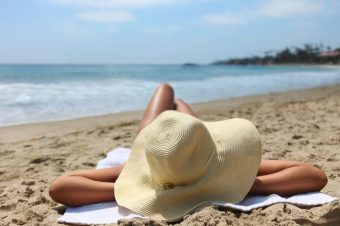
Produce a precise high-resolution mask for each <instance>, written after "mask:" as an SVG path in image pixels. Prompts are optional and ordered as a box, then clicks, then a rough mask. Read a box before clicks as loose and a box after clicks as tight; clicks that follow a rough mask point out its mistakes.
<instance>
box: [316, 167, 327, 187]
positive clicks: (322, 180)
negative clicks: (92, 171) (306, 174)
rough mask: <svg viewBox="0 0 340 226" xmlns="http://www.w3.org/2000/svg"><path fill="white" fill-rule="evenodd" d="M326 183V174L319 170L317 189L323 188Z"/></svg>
mask: <svg viewBox="0 0 340 226" xmlns="http://www.w3.org/2000/svg"><path fill="white" fill-rule="evenodd" d="M327 183H328V178H327V176H326V174H325V173H324V172H322V171H321V170H320V175H319V176H318V184H319V187H320V189H319V190H321V189H323V188H324V187H325V186H326V185H327Z"/></svg>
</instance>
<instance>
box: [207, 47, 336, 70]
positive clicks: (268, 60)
mask: <svg viewBox="0 0 340 226" xmlns="http://www.w3.org/2000/svg"><path fill="white" fill-rule="evenodd" d="M212 64H214V65H270V64H340V48H337V49H334V50H332V48H331V47H330V46H327V47H326V46H324V45H323V44H322V43H320V44H305V45H304V46H303V47H295V46H292V47H286V48H284V49H282V50H279V51H273V50H270V51H266V52H265V53H264V56H263V57H261V56H252V57H245V58H231V59H228V60H222V61H216V62H214V63H212Z"/></svg>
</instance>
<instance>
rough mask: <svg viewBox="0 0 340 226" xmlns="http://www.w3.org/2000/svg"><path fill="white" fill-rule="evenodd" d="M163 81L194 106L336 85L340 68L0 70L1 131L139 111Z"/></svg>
mask: <svg viewBox="0 0 340 226" xmlns="http://www.w3.org/2000/svg"><path fill="white" fill-rule="evenodd" d="M162 82H167V83H170V84H171V85H172V86H173V87H174V88H175V90H176V95H177V97H179V98H182V99H184V100H186V101H188V102H189V103H194V102H204V101H209V100H216V99H226V98H230V97H237V96H244V95H252V94H260V93H269V92H279V91H285V90H293V89H302V88H309V87H315V86H320V85H331V84H340V67H307V66H213V65H204V66H193V67H185V66H182V65H0V126H5V125H13V124H22V123H30V122H41V121H50V120H61V119H70V118H77V117H82V116H89V115H101V114H106V113H113V112H122V111H127V110H134V109H142V108H144V106H145V105H146V103H147V101H148V98H149V97H150V95H151V94H152V92H153V90H154V89H155V87H156V86H157V85H158V84H159V83H162Z"/></svg>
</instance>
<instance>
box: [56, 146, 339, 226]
mask: <svg viewBox="0 0 340 226" xmlns="http://www.w3.org/2000/svg"><path fill="white" fill-rule="evenodd" d="M130 151H131V150H130V149H128V148H116V149H113V150H111V151H110V152H109V153H108V154H107V157H106V158H105V159H103V160H100V161H99V162H98V164H97V169H101V168H107V167H114V166H117V165H119V164H122V163H124V162H125V161H126V160H127V159H128V157H129V154H130ZM335 200H337V198H335V197H332V196H329V195H326V194H323V193H321V192H311V193H305V194H299V195H294V196H291V197H287V198H284V197H281V196H279V195H275V194H273V195H269V196H247V197H246V198H245V199H244V200H242V201H241V202H239V203H236V204H231V203H223V202H214V203H211V204H212V205H217V206H222V207H227V208H232V209H236V210H240V211H245V212H247V211H250V210H252V209H256V208H260V207H265V206H269V205H272V204H275V203H290V204H294V205H297V206H317V205H322V204H326V203H330V202H333V201H335ZM134 217H141V216H140V215H138V214H136V213H134V212H132V211H130V210H128V209H126V208H124V207H120V206H118V205H117V203H116V202H106V203H98V204H93V205H86V206H81V207H76V208H67V210H66V212H65V214H64V215H63V216H61V217H60V218H59V219H58V222H59V223H73V224H112V223H117V221H118V220H119V219H130V218H134Z"/></svg>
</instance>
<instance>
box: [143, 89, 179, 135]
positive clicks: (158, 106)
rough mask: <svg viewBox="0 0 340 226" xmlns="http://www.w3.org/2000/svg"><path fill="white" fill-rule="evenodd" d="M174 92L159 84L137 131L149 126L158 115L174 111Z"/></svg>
mask: <svg viewBox="0 0 340 226" xmlns="http://www.w3.org/2000/svg"><path fill="white" fill-rule="evenodd" d="M174 96H175V94H174V90H173V88H172V87H171V86H170V85H168V84H165V83H164V84H161V85H159V86H158V87H157V89H156V91H155V92H154V94H153V95H152V97H151V99H150V101H149V104H148V106H147V107H146V109H145V111H144V114H143V117H142V120H141V123H140V125H139V130H141V129H143V128H144V127H145V126H147V125H148V124H150V123H151V122H152V121H153V120H154V119H155V118H156V117H157V116H158V115H159V114H160V113H162V112H163V111H166V110H174V106H175V104H174Z"/></svg>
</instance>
